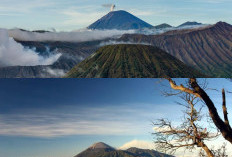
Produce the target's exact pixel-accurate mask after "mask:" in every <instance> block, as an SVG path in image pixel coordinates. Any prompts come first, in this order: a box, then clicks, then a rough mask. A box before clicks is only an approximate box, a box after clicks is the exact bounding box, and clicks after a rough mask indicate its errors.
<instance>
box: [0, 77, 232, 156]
mask: <svg viewBox="0 0 232 157" xmlns="http://www.w3.org/2000/svg"><path fill="white" fill-rule="evenodd" d="M177 81H178V82H182V81H183V79H180V80H177ZM207 82H208V83H209V85H208V87H210V88H211V89H212V88H217V89H221V88H222V87H225V88H226V89H227V90H231V89H232V82H230V81H228V80H226V79H213V80H211V79H208V80H207ZM169 89H170V88H169V86H168V84H167V81H161V80H160V79H68V80H66V79H44V80H43V79H22V80H21V79H20V80H10V79H6V80H4V79H3V80H0V100H1V102H0V152H1V153H0V157H15V156H17V157H32V156H33V157H72V156H74V155H76V154H77V153H79V152H80V151H82V150H84V149H85V148H87V147H88V146H90V145H91V144H93V143H95V142H100V141H101V142H105V143H108V144H110V145H112V146H114V147H117V148H118V147H121V146H122V145H124V144H125V143H127V142H131V141H132V143H133V141H134V140H139V141H145V142H150V143H151V142H152V136H151V133H152V132H153V130H152V128H153V127H152V125H151V124H152V121H153V120H155V119H158V118H169V119H172V120H173V121H174V122H175V123H178V122H179V121H180V119H181V115H182V111H181V110H182V107H181V106H179V105H177V104H176V103H175V101H179V98H177V97H168V98H166V97H164V96H163V95H162V92H163V91H165V90H169ZM210 96H212V97H213V100H214V102H215V103H216V104H217V107H218V110H219V112H220V113H222V112H221V94H220V90H219V91H214V90H212V91H210ZM229 96H230V97H231V94H230V95H228V97H229ZM230 97H229V98H230ZM229 98H228V104H231V102H232V101H231V100H230V99H229ZM228 108H229V109H228V110H229V111H231V109H232V107H231V105H230V106H228ZM149 148H151V146H150V147H149Z"/></svg>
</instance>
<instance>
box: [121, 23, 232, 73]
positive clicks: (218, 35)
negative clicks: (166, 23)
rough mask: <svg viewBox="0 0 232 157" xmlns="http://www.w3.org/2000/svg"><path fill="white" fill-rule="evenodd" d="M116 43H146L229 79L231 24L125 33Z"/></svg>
mask: <svg viewBox="0 0 232 157" xmlns="http://www.w3.org/2000/svg"><path fill="white" fill-rule="evenodd" d="M119 41H124V42H127V41H130V42H136V43H149V44H151V45H153V46H156V47H159V48H161V49H163V50H165V51H166V52H168V53H169V54H170V55H172V56H174V57H176V58H177V59H179V60H180V61H182V62H184V63H185V64H187V65H190V66H192V67H195V68H196V69H198V70H199V71H201V72H203V73H204V74H206V75H209V76H212V77H232V25H230V24H227V23H224V22H218V23H217V24H215V25H212V26H206V27H201V28H195V29H185V30H175V31H169V32H166V33H163V34H160V35H141V34H140V35H138V34H131V35H130V34H126V35H123V36H122V37H121V38H120V39H119Z"/></svg>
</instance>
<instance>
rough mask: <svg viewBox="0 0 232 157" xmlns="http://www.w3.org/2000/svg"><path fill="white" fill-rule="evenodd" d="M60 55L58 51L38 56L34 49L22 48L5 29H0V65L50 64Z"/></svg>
mask: <svg viewBox="0 0 232 157" xmlns="http://www.w3.org/2000/svg"><path fill="white" fill-rule="evenodd" d="M60 56H61V54H60V53H57V54H53V55H50V56H49V57H43V56H40V55H39V54H38V53H36V52H35V51H33V50H31V49H27V48H24V47H23V46H22V45H21V44H19V43H17V42H16V41H15V40H14V39H13V38H10V37H9V35H8V32H7V30H4V29H0V66H36V65H51V64H53V63H54V62H56V61H57V60H58V59H59V58H60Z"/></svg>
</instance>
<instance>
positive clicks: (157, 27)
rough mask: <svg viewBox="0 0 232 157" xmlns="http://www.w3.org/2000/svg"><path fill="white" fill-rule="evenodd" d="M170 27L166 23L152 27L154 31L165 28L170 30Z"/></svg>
mask: <svg viewBox="0 0 232 157" xmlns="http://www.w3.org/2000/svg"><path fill="white" fill-rule="evenodd" d="M171 27H172V26H171V25H169V24H166V23H163V24H160V25H157V26H154V28H155V29H165V28H171Z"/></svg>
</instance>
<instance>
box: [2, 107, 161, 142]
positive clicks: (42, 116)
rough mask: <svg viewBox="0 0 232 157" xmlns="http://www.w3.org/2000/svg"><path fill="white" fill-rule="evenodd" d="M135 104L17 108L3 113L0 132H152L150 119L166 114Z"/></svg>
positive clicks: (49, 134)
mask: <svg viewBox="0 0 232 157" xmlns="http://www.w3.org/2000/svg"><path fill="white" fill-rule="evenodd" d="M135 106H136V107H135ZM133 107H134V108H131V105H127V104H125V105H118V106H112V105H110V104H109V105H106V106H104V107H101V106H98V107H93V106H91V107H81V106H68V105H65V106H63V107H57V108H56V109H47V108H46V109H39V110H38V109H23V110H22V111H21V110H20V109H18V110H17V111H14V112H13V113H12V114H0V128H2V129H0V135H7V136H30V137H42V138H47V137H49V138H50V137H59V136H68V135H138V134H139V135H141V134H149V133H148V132H149V130H150V132H152V126H151V121H150V119H156V118H158V117H162V116H163V114H162V113H158V112H154V110H155V109H154V108H155V107H154V108H153V106H152V105H148V104H140V105H136V104H133ZM138 108H139V109H138ZM148 111H151V112H148ZM118 115H120V116H118Z"/></svg>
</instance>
